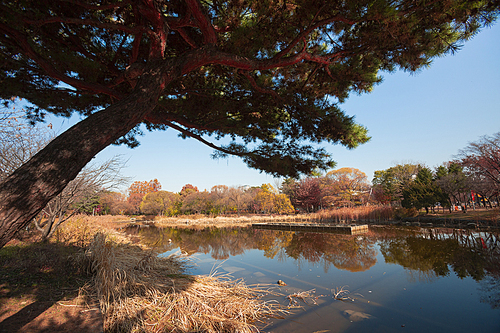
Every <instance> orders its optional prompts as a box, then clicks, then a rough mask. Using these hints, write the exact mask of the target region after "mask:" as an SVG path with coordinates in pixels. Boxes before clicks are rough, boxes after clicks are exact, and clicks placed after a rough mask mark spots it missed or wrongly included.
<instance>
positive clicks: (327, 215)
mask: <svg viewBox="0 0 500 333" xmlns="http://www.w3.org/2000/svg"><path fill="white" fill-rule="evenodd" d="M311 215H313V217H312V218H313V219H316V221H321V222H332V223H350V222H353V221H367V222H382V221H390V220H392V219H393V218H394V212H393V208H392V207H388V206H371V205H370V206H358V207H352V208H337V209H323V210H320V211H318V212H317V213H314V214H311Z"/></svg>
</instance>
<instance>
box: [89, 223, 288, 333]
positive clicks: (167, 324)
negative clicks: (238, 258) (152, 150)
mask: <svg viewBox="0 0 500 333" xmlns="http://www.w3.org/2000/svg"><path fill="white" fill-rule="evenodd" d="M85 263H86V266H87V267H88V269H89V270H90V271H91V272H92V274H94V280H93V283H94V286H95V290H96V292H97V296H98V298H99V301H100V306H101V310H102V312H103V314H104V318H105V320H104V328H105V331H106V332H257V331H258V329H257V327H256V326H255V324H256V323H257V322H259V321H261V320H263V319H265V318H268V317H277V316H280V315H282V314H283V313H284V312H283V311H282V310H280V308H279V307H278V306H276V305H275V304H274V303H269V302H264V301H262V300H260V299H259V297H260V296H262V295H263V294H264V293H265V290H258V289H255V288H248V287H247V286H245V284H244V283H243V282H242V281H241V280H239V281H231V280H229V279H224V278H222V277H216V276H214V275H210V276H188V275H185V274H183V272H184V270H185V268H186V262H185V261H183V260H181V259H180V258H178V257H173V256H170V257H168V258H160V257H158V256H157V255H156V254H155V253H153V252H151V251H144V250H143V249H142V248H140V247H138V246H133V245H131V244H118V243H116V242H111V241H107V240H106V236H105V235H104V234H102V233H98V234H97V235H96V236H95V238H94V240H93V242H92V243H91V245H90V246H89V248H88V250H87V252H86V256H85Z"/></svg>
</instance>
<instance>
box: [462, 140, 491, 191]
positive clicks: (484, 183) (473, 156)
mask: <svg viewBox="0 0 500 333" xmlns="http://www.w3.org/2000/svg"><path fill="white" fill-rule="evenodd" d="M456 157H457V158H458V163H459V164H460V165H461V166H462V167H463V168H464V171H465V172H466V173H467V174H468V175H469V176H470V177H471V178H473V179H475V180H476V181H477V183H476V184H474V185H475V191H477V192H479V193H482V195H483V196H497V195H498V193H499V192H500V132H498V133H495V134H493V135H492V136H483V137H481V138H480V139H479V140H478V141H476V142H472V143H469V144H468V145H467V147H465V148H464V149H462V150H460V151H459V153H458V155H457V156H456ZM481 190H482V191H481Z"/></svg>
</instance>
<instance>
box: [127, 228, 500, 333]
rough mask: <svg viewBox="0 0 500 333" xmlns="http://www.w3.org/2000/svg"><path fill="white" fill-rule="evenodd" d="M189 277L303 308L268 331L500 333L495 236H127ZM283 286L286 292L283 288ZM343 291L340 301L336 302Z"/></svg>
mask: <svg viewBox="0 0 500 333" xmlns="http://www.w3.org/2000/svg"><path fill="white" fill-rule="evenodd" d="M129 232H130V233H132V234H138V235H139V236H140V238H141V241H142V242H144V243H145V244H148V245H149V246H152V247H155V248H156V250H158V251H160V252H163V253H164V255H169V254H171V253H175V252H179V251H181V252H182V253H185V254H187V255H189V257H190V258H191V259H192V262H193V263H194V264H195V266H194V267H193V268H192V269H191V271H190V273H192V274H210V273H211V272H212V273H213V272H214V271H216V272H217V274H230V275H231V277H232V278H234V279H239V278H242V279H244V281H245V283H246V284H247V285H254V284H260V285H262V284H270V285H271V286H273V287H274V288H276V290H277V291H279V292H280V293H281V294H282V295H283V296H274V299H277V300H278V301H279V302H280V303H281V304H283V305H289V304H290V300H289V299H288V298H287V297H286V296H288V295H291V294H294V293H299V292H304V291H305V292H308V294H309V295H310V296H311V297H308V298H305V301H306V302H304V301H303V300H301V299H298V298H292V300H295V301H296V302H297V304H298V305H301V308H299V309H295V310H293V311H292V314H291V315H289V316H287V317H286V318H285V319H280V320H278V319H276V320H271V321H268V322H266V325H267V326H265V327H264V326H262V327H261V329H262V331H263V332H317V333H319V332H425V333H430V332H483V333H484V332H495V333H499V332H500V239H499V233H498V231H496V232H487V231H484V232H477V231H467V230H456V229H455V230H453V229H424V228H414V227H413V228H403V227H370V230H369V231H368V232H367V233H364V234H360V235H339V234H332V233H314V232H292V231H277V230H259V229H253V228H226V229H215V228H212V229H210V228H207V229H203V230H191V229H174V228H164V229H159V228H154V227H149V228H135V229H129ZM279 280H281V281H283V282H284V283H286V286H280V285H278V284H277V281H279ZM341 288H344V289H343V290H347V291H348V292H349V293H344V294H341V295H339V296H344V300H337V299H335V298H334V295H335V292H336V291H338V290H340V289H341Z"/></svg>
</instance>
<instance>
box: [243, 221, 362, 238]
mask: <svg viewBox="0 0 500 333" xmlns="http://www.w3.org/2000/svg"><path fill="white" fill-rule="evenodd" d="M252 227H253V228H256V229H272V230H288V231H311V232H328V233H335V234H347V235H357V234H362V233H365V232H367V231H368V225H367V224H363V225H343V224H325V223H283V222H276V223H274V222H266V223H252Z"/></svg>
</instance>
